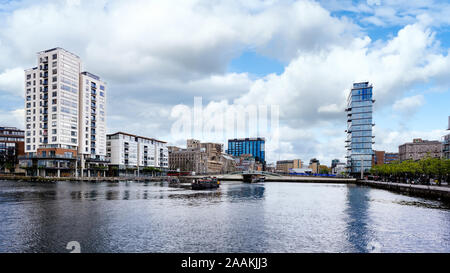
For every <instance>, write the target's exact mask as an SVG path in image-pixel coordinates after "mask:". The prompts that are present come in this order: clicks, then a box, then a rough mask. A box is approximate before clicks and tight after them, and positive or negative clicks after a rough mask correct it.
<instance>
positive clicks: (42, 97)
mask: <svg viewBox="0 0 450 273" xmlns="http://www.w3.org/2000/svg"><path fill="white" fill-rule="evenodd" d="M80 69H81V60H80V58H79V57H78V56H76V55H74V54H72V53H70V52H68V51H66V50H64V49H62V48H54V49H50V50H46V51H41V52H38V66H37V67H35V68H32V69H28V70H25V152H26V153H34V152H36V150H37V148H39V145H47V144H50V145H52V146H53V147H70V148H76V147H77V146H78V94H79V88H78V87H79V77H80Z"/></svg>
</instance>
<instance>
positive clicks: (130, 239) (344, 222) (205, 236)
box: [0, 181, 450, 253]
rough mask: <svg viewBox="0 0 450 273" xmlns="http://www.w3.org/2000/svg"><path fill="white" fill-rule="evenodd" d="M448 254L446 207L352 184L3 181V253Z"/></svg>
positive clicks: (449, 216)
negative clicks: (209, 186) (71, 246)
mask: <svg viewBox="0 0 450 273" xmlns="http://www.w3.org/2000/svg"><path fill="white" fill-rule="evenodd" d="M71 241H76V242H79V244H80V247H81V252H282V253H284V252H450V205H449V204H445V203H442V202H440V201H432V200H427V199H422V198H416V197H409V196H405V195H400V194H396V193H392V192H389V191H385V190H379V189H373V188H368V187H361V186H354V185H330V184H302V183H298V184H297V183H276V182H266V183H261V184H243V183H241V182H223V183H222V185H221V187H220V188H219V189H217V190H207V191H192V190H190V189H188V188H183V187H181V188H172V187H169V186H168V184H167V183H166V182H147V183H137V182H119V183H106V182H103V183H93V182H92V183H87V182H57V183H30V182H16V181H0V252H69V250H67V249H66V246H67V244H68V242H71Z"/></svg>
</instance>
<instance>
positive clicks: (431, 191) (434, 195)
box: [0, 176, 450, 202]
mask: <svg viewBox="0 0 450 273" xmlns="http://www.w3.org/2000/svg"><path fill="white" fill-rule="evenodd" d="M168 178H169V176H156V177H31V176H0V181H1V180H13V181H22V182H52V183H56V182H60V181H68V182H99V183H101V182H122V181H136V182H162V181H167V179H168ZM180 178H181V177H180ZM183 178H193V177H183ZM217 178H218V179H219V180H221V181H242V179H239V178H236V177H220V176H217ZM265 182H267V183H276V182H285V183H317V184H347V185H352V184H353V185H358V186H365V187H372V188H377V189H384V190H388V191H392V192H396V193H400V194H406V195H409V196H415V197H424V198H428V199H433V200H443V201H447V202H450V187H444V186H430V185H415V184H404V183H394V182H381V181H371V180H357V179H355V178H324V177H288V176H285V177H270V178H266V180H265Z"/></svg>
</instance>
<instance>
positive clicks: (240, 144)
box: [227, 137, 266, 163]
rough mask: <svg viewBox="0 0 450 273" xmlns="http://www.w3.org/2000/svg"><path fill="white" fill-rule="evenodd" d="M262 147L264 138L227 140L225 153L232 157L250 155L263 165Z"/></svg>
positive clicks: (263, 154) (263, 153) (263, 152)
mask: <svg viewBox="0 0 450 273" xmlns="http://www.w3.org/2000/svg"><path fill="white" fill-rule="evenodd" d="M264 146H265V139H264V138H259V137H258V138H243V139H229V140H228V150H227V153H228V154H230V155H232V156H240V155H243V154H251V155H252V156H253V157H254V158H255V160H256V161H259V162H261V163H265V161H266V158H265V151H264Z"/></svg>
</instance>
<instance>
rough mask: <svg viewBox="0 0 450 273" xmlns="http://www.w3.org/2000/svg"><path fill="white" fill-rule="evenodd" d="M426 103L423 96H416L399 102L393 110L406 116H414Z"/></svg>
mask: <svg viewBox="0 0 450 273" xmlns="http://www.w3.org/2000/svg"><path fill="white" fill-rule="evenodd" d="M424 103H425V98H424V96H423V95H416V96H412V97H406V98H402V99H399V100H397V101H396V102H395V103H394V105H393V106H392V108H393V109H394V110H395V111H398V112H400V113H403V114H406V115H412V114H413V113H414V112H416V111H417V110H418V108H420V107H421V106H422V105H423V104H424Z"/></svg>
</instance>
